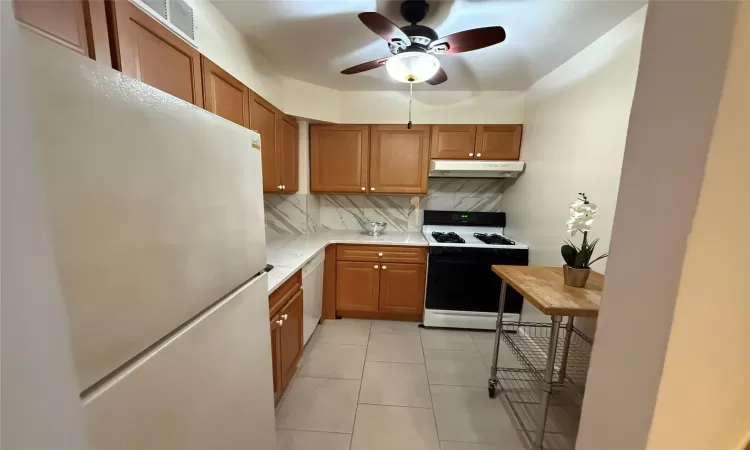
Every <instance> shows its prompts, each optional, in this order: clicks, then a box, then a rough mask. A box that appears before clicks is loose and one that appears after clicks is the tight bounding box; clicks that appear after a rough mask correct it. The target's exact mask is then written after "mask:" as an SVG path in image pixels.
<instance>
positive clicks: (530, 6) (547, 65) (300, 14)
mask: <svg viewBox="0 0 750 450" xmlns="http://www.w3.org/2000/svg"><path fill="white" fill-rule="evenodd" d="M211 3H212V4H213V5H214V6H215V7H216V8H217V9H218V10H219V11H221V12H222V13H223V14H224V16H225V17H226V18H227V19H228V20H229V22H230V23H232V24H233V25H234V26H235V27H236V28H237V29H238V30H239V31H240V32H241V33H243V34H244V35H245V36H246V37H247V38H248V39H249V40H250V41H251V42H253V44H254V45H256V46H257V47H258V48H260V50H261V51H262V52H263V53H265V54H266V55H267V56H268V57H269V58H270V59H271V61H273V62H274V63H275V64H276V65H277V66H278V67H279V69H280V70H281V71H282V72H283V73H284V74H285V75H288V76H290V77H293V78H297V79H299V80H302V81H307V82H309V83H313V84H318V85H322V86H327V87H330V88H334V89H340V90H397V89H398V90H400V89H403V85H402V84H401V83H399V82H397V81H394V80H393V79H391V78H389V77H388V75H387V73H386V71H385V68H378V69H374V70H371V71H368V72H363V73H360V74H356V75H341V74H340V73H339V72H341V70H343V69H345V68H347V67H349V66H353V65H355V64H359V63H362V62H365V61H370V60H373V59H377V58H382V57H385V56H388V55H390V53H389V51H388V45H387V44H386V42H385V41H383V40H382V39H380V38H379V37H378V36H377V35H375V34H373V33H372V32H371V31H370V30H368V29H367V28H366V27H365V26H364V25H363V24H362V23H361V22H360V21H359V19H358V18H357V14H358V13H360V12H363V11H377V12H379V13H381V14H383V15H384V16H386V17H388V18H389V19H391V20H392V21H393V22H394V23H396V24H397V25H398V26H404V25H407V23H406V22H405V21H404V20H403V18H402V17H401V15H400V13H399V7H400V4H401V2H399V1H390V0H388V1H386V0H338V1H331V0H293V1H292V0H275V1H258V0H211ZM429 4H430V12H429V13H428V15H427V18H426V19H425V20H424V21H423V22H421V24H423V25H427V26H430V27H432V28H434V29H435V31H437V33H438V35H440V36H445V35H448V34H451V33H455V32H457V31H462V30H465V29H468V28H476V27H484V26H491V25H501V26H503V27H504V28H505V31H506V33H507V38H506V40H505V42H503V43H501V44H498V45H495V46H493V47H488V48H484V49H481V50H475V51H473V52H469V53H464V54H458V55H441V56H438V58H439V59H440V62H441V64H442V66H443V67H444V68H445V71H446V72H447V73H448V81H446V82H445V83H443V84H441V85H439V86H430V85H427V84H425V83H421V84H420V85H416V86H415V89H423V90H437V89H439V90H453V91H460V90H472V91H476V90H526V89H527V88H528V87H530V86H531V85H532V84H533V83H534V82H535V81H537V80H539V79H540V78H542V77H543V76H544V75H546V74H547V73H549V72H550V71H552V70H553V69H555V68H556V67H558V66H559V65H560V64H562V63H563V62H565V61H567V60H568V59H569V58H570V57H572V56H573V55H575V54H576V53H578V52H579V51H580V50H582V49H583V48H584V47H586V46H587V45H589V44H590V43H592V42H593V41H595V40H596V39H597V38H599V37H600V36H601V35H603V34H604V33H606V32H607V31H608V30H609V29H611V28H612V27H614V26H615V25H617V24H618V23H620V22H621V21H622V20H623V19H625V18H626V17H628V16H629V15H630V14H632V13H634V12H635V11H636V10H637V9H639V8H640V7H641V6H643V5H644V4H645V2H644V1H639V0H630V1H618V0H598V1H559V0H453V1H430V2H429Z"/></svg>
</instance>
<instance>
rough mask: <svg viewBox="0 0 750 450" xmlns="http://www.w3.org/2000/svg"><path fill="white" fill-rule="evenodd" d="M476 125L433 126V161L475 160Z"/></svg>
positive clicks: (431, 136) (431, 134) (431, 151)
mask: <svg viewBox="0 0 750 450" xmlns="http://www.w3.org/2000/svg"><path fill="white" fill-rule="evenodd" d="M476 136H477V126H476V125H433V126H432V128H431V130H430V157H431V158H432V159H473V158H474V141H475V140H476Z"/></svg>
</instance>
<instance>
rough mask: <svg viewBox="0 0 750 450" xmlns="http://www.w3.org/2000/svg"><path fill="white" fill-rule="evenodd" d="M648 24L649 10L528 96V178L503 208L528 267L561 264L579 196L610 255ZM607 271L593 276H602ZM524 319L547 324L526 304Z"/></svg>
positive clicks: (550, 76)
mask: <svg viewBox="0 0 750 450" xmlns="http://www.w3.org/2000/svg"><path fill="white" fill-rule="evenodd" d="M645 17H646V10H645V7H644V8H643V9H641V10H639V11H638V12H636V13H635V14H633V15H632V16H630V17H628V18H627V19H625V20H624V21H623V22H622V23H620V24H619V25H617V26H616V27H615V28H613V29H612V30H610V31H609V32H607V33H606V34H605V35H603V36H602V37H601V38H599V39H598V40H597V41H595V42H594V43H592V44H591V45H589V46H588V47H586V48H585V49H583V50H582V51H581V52H580V53H578V54H577V55H575V56H574V57H572V58H571V59H570V60H568V61H567V62H565V63H564V64H563V65H561V66H560V67H558V68H557V69H555V70H554V71H552V72H551V73H549V74H548V75H547V76H545V77H544V78H543V79H541V80H540V81H538V82H537V83H535V84H534V85H533V86H532V87H531V89H530V90H529V92H528V93H527V96H526V108H525V114H524V119H523V123H524V135H523V141H522V144H521V159H522V160H524V161H526V170H525V172H524V173H523V174H521V175H520V177H519V178H518V179H517V180H516V182H515V184H513V185H512V186H510V187H509V188H508V189H507V190H506V191H505V194H504V195H503V199H502V201H501V205H502V206H503V210H504V211H505V212H506V213H508V226H507V228H506V230H507V232H508V234H509V235H510V236H513V237H514V238H517V239H518V240H519V241H522V242H525V243H527V244H528V245H529V247H530V249H531V250H530V254H529V259H530V261H529V263H530V264H531V265H549V266H560V265H562V264H563V261H562V257H561V256H560V246H561V245H562V244H563V240H564V239H566V238H567V237H568V236H567V234H566V231H565V222H566V220H567V218H568V202H570V201H573V200H575V199H576V197H577V193H578V192H585V193H586V194H587V195H588V196H589V198H590V199H591V200H592V201H594V202H595V203H597V204H599V215H598V216H597V218H596V221H595V223H594V226H593V230H592V232H591V233H590V237H595V238H600V242H599V244H598V246H597V249H598V250H599V251H600V252H605V251H607V249H608V248H609V238H610V232H611V228H612V221H613V217H614V211H615V203H616V200H617V189H618V186H619V182H620V169H621V166H622V155H623V151H624V149H625V137H626V132H627V128H628V116H629V114H630V106H631V103H632V100H633V91H634V89H635V80H636V74H637V71H638V59H639V55H640V47H641V37H642V33H643V24H644V20H645ZM574 241H576V242H579V241H580V235H578V236H576V237H575V238H574ZM605 264H606V261H601V262H597V263H596V264H595V265H594V269H596V270H599V271H603V270H604V268H605ZM523 314H524V319H525V320H531V318H532V317H536V318H537V319H539V318H541V317H543V316H541V313H539V311H537V310H536V309H535V308H534V307H533V306H532V305H531V304H529V303H526V304H525V305H524V312H523ZM537 319H534V320H537Z"/></svg>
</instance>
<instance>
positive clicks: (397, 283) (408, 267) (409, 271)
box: [379, 263, 426, 314]
mask: <svg viewBox="0 0 750 450" xmlns="http://www.w3.org/2000/svg"><path fill="white" fill-rule="evenodd" d="M380 269H381V270H380V303H379V306H380V308H379V310H380V311H384V312H394V313H406V314H421V313H422V311H423V309H424V290H425V284H424V283H425V273H426V266H425V265H424V264H394V263H388V264H383V265H382V266H381V268H380Z"/></svg>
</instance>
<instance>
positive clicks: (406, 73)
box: [385, 51, 440, 83]
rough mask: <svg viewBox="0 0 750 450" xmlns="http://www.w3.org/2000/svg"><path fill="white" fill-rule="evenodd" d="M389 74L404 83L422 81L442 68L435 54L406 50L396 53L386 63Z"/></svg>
mask: <svg viewBox="0 0 750 450" xmlns="http://www.w3.org/2000/svg"><path fill="white" fill-rule="evenodd" d="M385 69H386V70H387V71H388V74H389V75H390V76H391V77H393V79H395V80H396V81H400V82H402V83H422V82H424V81H427V80H429V79H430V78H432V77H433V76H434V75H435V74H436V73H437V71H438V69H440V62H439V61H438V59H437V58H436V57H435V55H432V54H429V53H424V52H421V51H406V52H402V53H399V54H397V55H394V56H392V57H390V58H389V59H388V61H387V62H386V63H385Z"/></svg>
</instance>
